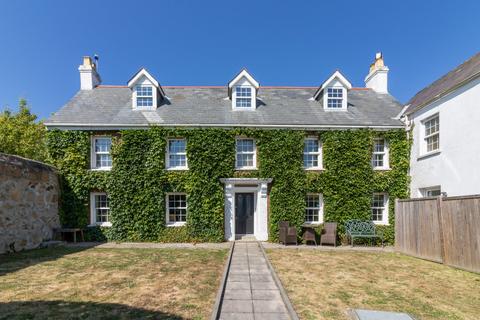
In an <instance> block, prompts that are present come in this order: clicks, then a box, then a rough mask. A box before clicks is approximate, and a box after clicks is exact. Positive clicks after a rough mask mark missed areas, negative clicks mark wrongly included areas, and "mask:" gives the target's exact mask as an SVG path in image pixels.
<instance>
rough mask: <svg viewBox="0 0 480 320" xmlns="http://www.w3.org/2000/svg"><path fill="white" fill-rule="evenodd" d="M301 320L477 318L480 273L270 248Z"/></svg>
mask: <svg viewBox="0 0 480 320" xmlns="http://www.w3.org/2000/svg"><path fill="white" fill-rule="evenodd" d="M267 252H268V256H269V258H270V260H271V262H272V264H273V266H274V267H275V269H276V271H277V274H278V276H279V277H280V279H281V281H282V283H283V285H284V287H285V289H286V290H287V292H288V295H289V297H290V299H291V300H292V303H293V305H294V308H295V310H296V311H297V313H298V314H299V316H300V318H301V319H348V318H347V316H346V314H345V311H346V310H347V309H349V308H364V309H377V310H386V311H402V312H408V313H410V314H412V315H414V316H416V317H417V319H422V320H427V319H432V320H433V319H449V320H452V319H471V320H473V319H475V320H476V319H479V317H480V275H478V274H474V273H469V272H466V271H461V270H457V269H454V268H450V267H447V266H444V265H441V264H437V263H433V262H429V261H424V260H420V259H417V258H413V257H408V256H405V255H401V254H396V253H364V252H353V251H350V252H348V251H345V252H338V251H317V250H295V249H270V250H267Z"/></svg>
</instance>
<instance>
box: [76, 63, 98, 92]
mask: <svg viewBox="0 0 480 320" xmlns="http://www.w3.org/2000/svg"><path fill="white" fill-rule="evenodd" d="M78 71H80V90H92V89H93V88H95V87H96V86H98V85H99V84H100V82H102V79H101V78H100V75H99V74H98V73H97V66H96V65H95V63H93V62H92V58H90V57H89V56H84V57H83V64H82V65H80V66H79V67H78Z"/></svg>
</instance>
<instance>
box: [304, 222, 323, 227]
mask: <svg viewBox="0 0 480 320" xmlns="http://www.w3.org/2000/svg"><path fill="white" fill-rule="evenodd" d="M321 224H322V222H312V221H308V222H307V221H305V222H304V223H303V225H304V226H311V227H318V226H320V225H321Z"/></svg>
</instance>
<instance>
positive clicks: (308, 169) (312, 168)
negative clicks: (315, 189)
mask: <svg viewBox="0 0 480 320" xmlns="http://www.w3.org/2000/svg"><path fill="white" fill-rule="evenodd" d="M303 170H305V171H322V170H325V169H324V168H323V167H310V168H305V167H303Z"/></svg>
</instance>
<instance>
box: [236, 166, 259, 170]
mask: <svg viewBox="0 0 480 320" xmlns="http://www.w3.org/2000/svg"><path fill="white" fill-rule="evenodd" d="M235 170H240V171H248V170H258V169H257V167H235Z"/></svg>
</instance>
